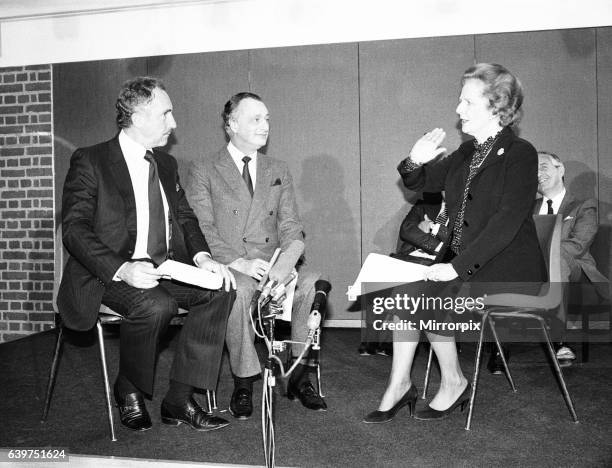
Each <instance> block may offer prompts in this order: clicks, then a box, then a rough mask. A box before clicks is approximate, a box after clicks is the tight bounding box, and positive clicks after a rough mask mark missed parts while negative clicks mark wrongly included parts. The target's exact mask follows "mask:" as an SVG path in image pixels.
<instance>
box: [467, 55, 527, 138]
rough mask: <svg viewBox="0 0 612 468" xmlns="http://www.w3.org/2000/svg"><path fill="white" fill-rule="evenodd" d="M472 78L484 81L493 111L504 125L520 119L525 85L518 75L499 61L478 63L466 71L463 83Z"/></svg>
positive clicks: (485, 93)
mask: <svg viewBox="0 0 612 468" xmlns="http://www.w3.org/2000/svg"><path fill="white" fill-rule="evenodd" d="M470 79H476V80H480V81H482V83H483V84H484V90H483V95H484V97H486V98H487V99H488V100H489V105H490V108H491V109H493V113H494V114H495V115H497V116H499V121H500V123H501V125H502V126H504V127H505V126H507V125H512V124H514V123H516V122H518V121H519V120H520V118H521V114H522V111H521V104H522V103H523V86H522V85H521V82H520V81H519V80H518V78H517V77H515V76H514V75H513V74H512V73H510V72H509V71H508V70H507V69H506V68H504V67H503V66H502V65H498V64H497V63H477V64H476V65H474V66H472V67H470V68H468V69H467V70H466V71H465V73H464V74H463V77H462V78H461V85H463V84H464V83H465V82H466V81H467V80H470Z"/></svg>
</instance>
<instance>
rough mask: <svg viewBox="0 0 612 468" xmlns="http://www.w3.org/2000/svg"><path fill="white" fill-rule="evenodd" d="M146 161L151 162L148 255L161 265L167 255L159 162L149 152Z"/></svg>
mask: <svg viewBox="0 0 612 468" xmlns="http://www.w3.org/2000/svg"><path fill="white" fill-rule="evenodd" d="M145 159H146V160H147V161H149V237H148V238H147V253H148V254H149V257H151V260H153V261H154V262H155V263H156V264H157V265H159V264H160V263H162V262H163V261H164V260H165V259H166V253H167V245H166V217H165V214H164V203H163V201H162V194H161V189H160V187H159V176H158V174H157V162H156V161H155V159H154V158H153V153H152V152H151V151H147V153H146V155H145Z"/></svg>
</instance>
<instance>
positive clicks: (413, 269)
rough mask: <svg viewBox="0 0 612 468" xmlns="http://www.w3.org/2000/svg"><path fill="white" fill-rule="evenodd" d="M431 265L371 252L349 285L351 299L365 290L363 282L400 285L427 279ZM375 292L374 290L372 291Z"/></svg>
mask: <svg viewBox="0 0 612 468" xmlns="http://www.w3.org/2000/svg"><path fill="white" fill-rule="evenodd" d="M428 268H429V267H427V266H425V265H421V264H419V263H411V262H405V261H403V260H399V259H397V258H393V257H389V256H388V255H381V254H376V253H371V254H370V255H368V257H367V258H366V259H365V262H363V266H362V267H361V270H360V271H359V275H358V276H357V279H356V280H355V283H354V284H353V285H349V287H348V291H347V293H346V294H347V296H348V300H349V301H355V300H357V296H360V295H361V294H362V293H363V291H362V288H361V283H394V284H395V285H400V284H404V283H413V282H414V281H421V280H424V279H425V272H426V271H427V270H428ZM372 292H373V291H372Z"/></svg>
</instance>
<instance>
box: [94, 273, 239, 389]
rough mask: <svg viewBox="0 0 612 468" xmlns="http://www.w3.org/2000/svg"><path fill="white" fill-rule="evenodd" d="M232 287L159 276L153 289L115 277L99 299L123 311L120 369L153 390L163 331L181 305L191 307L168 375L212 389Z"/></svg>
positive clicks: (232, 299)
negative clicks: (185, 282)
mask: <svg viewBox="0 0 612 468" xmlns="http://www.w3.org/2000/svg"><path fill="white" fill-rule="evenodd" d="M234 299H235V292H234V291H231V292H229V293H228V292H225V291H210V290H206V289H200V288H197V287H189V286H186V285H182V284H177V283H174V282H172V281H168V280H162V281H160V283H159V285H158V286H156V287H155V288H152V289H138V288H134V287H132V286H129V285H128V284H127V283H125V282H123V281H113V282H112V283H111V284H110V285H109V286H108V287H107V288H106V291H105V292H104V296H103V297H102V303H103V304H105V305H107V306H108V307H110V308H112V309H113V310H114V311H116V312H118V313H120V314H121V315H123V316H124V320H123V322H122V323H121V326H120V348H119V349H120V351H119V353H120V363H119V372H120V373H121V374H122V375H123V376H125V377H127V378H128V379H129V380H130V381H131V382H132V383H133V384H134V385H135V386H136V387H138V388H139V389H140V390H141V391H142V392H144V393H146V394H149V395H152V394H153V382H154V377H155V364H156V362H157V355H158V347H159V341H160V337H161V335H162V334H163V333H164V332H165V331H166V329H167V328H168V324H169V323H170V320H171V319H172V317H173V316H175V315H176V314H177V313H178V308H179V306H180V307H182V308H185V309H189V314H188V315H187V317H186V319H185V323H184V324H183V327H182V330H181V332H180V336H179V341H178V345H177V347H176V352H175V356H174V361H173V364H172V369H171V370H170V379H173V380H176V381H178V382H182V383H184V384H188V385H191V386H193V387H196V388H201V389H214V388H215V387H216V385H217V379H218V377H219V368H220V365H221V355H222V352H223V343H224V341H225V331H226V326H227V318H228V316H229V313H230V310H231V308H232V304H233V302H234Z"/></svg>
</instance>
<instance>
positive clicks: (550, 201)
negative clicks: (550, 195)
mask: <svg viewBox="0 0 612 468" xmlns="http://www.w3.org/2000/svg"><path fill="white" fill-rule="evenodd" d="M546 204H547V205H548V210H547V211H546V214H555V212H554V210H553V207H552V200H546Z"/></svg>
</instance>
